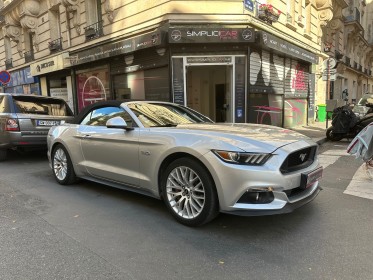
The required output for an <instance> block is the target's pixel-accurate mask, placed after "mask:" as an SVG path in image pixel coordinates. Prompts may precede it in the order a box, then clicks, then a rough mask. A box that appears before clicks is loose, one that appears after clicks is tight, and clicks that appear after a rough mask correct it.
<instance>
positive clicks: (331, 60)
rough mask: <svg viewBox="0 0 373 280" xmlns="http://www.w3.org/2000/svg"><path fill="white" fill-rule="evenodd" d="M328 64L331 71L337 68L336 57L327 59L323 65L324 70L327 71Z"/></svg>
mask: <svg viewBox="0 0 373 280" xmlns="http://www.w3.org/2000/svg"><path fill="white" fill-rule="evenodd" d="M328 64H329V69H333V68H335V67H336V66H337V60H336V59H335V58H334V57H330V58H327V59H325V60H324V61H323V63H322V69H323V70H325V69H327V68H328Z"/></svg>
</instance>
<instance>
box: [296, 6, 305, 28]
mask: <svg viewBox="0 0 373 280" xmlns="http://www.w3.org/2000/svg"><path fill="white" fill-rule="evenodd" d="M304 3H305V0H298V8H297V10H298V17H297V23H298V25H299V26H300V27H303V26H304V21H303V11H304V7H305V4H304Z"/></svg>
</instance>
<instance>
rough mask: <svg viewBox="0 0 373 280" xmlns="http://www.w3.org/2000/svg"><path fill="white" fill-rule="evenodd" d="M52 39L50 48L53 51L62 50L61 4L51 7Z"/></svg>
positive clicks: (49, 43)
mask: <svg viewBox="0 0 373 280" xmlns="http://www.w3.org/2000/svg"><path fill="white" fill-rule="evenodd" d="M48 13H49V14H48V15H49V30H50V41H48V48H49V50H50V51H51V52H53V51H59V50H62V37H61V20H60V11H59V6H56V7H54V8H53V9H50V10H49V12H48Z"/></svg>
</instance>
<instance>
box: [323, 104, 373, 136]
mask: <svg viewBox="0 0 373 280" xmlns="http://www.w3.org/2000/svg"><path fill="white" fill-rule="evenodd" d="M372 101H373V100H372ZM365 106H367V107H369V110H368V112H367V114H366V115H364V116H363V117H358V116H356V114H355V113H354V112H353V111H352V109H351V108H350V106H349V105H344V106H341V107H338V108H335V109H334V111H333V115H332V126H331V127H329V128H328V129H327V130H326V138H327V139H329V140H331V141H339V140H342V139H343V138H351V139H352V138H354V137H355V136H356V135H357V134H358V133H359V132H360V131H361V130H362V129H363V128H364V127H366V126H367V125H368V124H370V123H371V122H373V102H369V103H367V104H366V105H365Z"/></svg>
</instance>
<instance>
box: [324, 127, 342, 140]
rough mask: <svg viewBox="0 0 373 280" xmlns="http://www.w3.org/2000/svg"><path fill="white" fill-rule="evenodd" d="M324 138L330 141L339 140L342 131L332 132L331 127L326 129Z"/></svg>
mask: <svg viewBox="0 0 373 280" xmlns="http://www.w3.org/2000/svg"><path fill="white" fill-rule="evenodd" d="M326 138H327V139H328V140H330V141H340V140H342V139H343V138H344V134H343V133H333V127H329V128H328V129H327V130H326Z"/></svg>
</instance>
